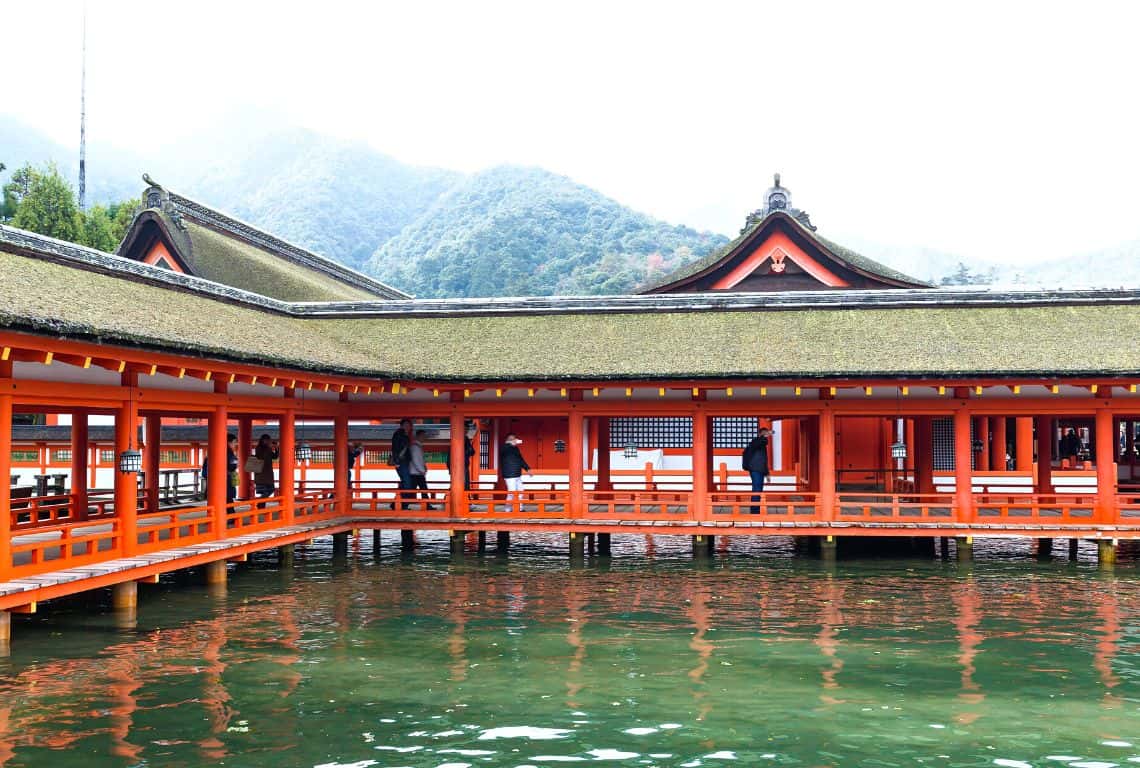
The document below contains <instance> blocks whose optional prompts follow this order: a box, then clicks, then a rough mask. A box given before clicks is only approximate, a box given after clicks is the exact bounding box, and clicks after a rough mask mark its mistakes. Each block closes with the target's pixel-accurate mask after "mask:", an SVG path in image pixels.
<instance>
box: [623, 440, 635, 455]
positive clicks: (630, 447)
mask: <svg viewBox="0 0 1140 768" xmlns="http://www.w3.org/2000/svg"><path fill="white" fill-rule="evenodd" d="M622 455H623V456H625V457H626V458H627V459H636V458H637V446H636V445H634V444H633V443H629V444H628V445H626V447H625V449H624V450H623V451H622Z"/></svg>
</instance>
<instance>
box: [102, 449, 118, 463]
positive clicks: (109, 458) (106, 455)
mask: <svg viewBox="0 0 1140 768" xmlns="http://www.w3.org/2000/svg"><path fill="white" fill-rule="evenodd" d="M99 463H100V464H114V463H115V452H114V451H109V450H107V449H106V448H103V449H100V451H99Z"/></svg>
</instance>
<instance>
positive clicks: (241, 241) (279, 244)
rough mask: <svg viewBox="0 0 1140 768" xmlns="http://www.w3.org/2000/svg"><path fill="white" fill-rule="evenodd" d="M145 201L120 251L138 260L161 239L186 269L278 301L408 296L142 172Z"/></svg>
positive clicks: (397, 297)
mask: <svg viewBox="0 0 1140 768" xmlns="http://www.w3.org/2000/svg"><path fill="white" fill-rule="evenodd" d="M143 178H144V179H146V181H147V182H148V183H150V184H151V186H150V187H148V188H147V190H146V191H145V192H144V193H143V201H144V206H145V207H144V209H143V210H142V211H141V212H140V213H139V214H138V215H137V216H136V217H135V220H134V221H133V222H132V223H131V227H130V229H129V230H128V231H127V234H126V236H125V237H124V238H123V242H122V243H120V244H119V248H118V253H119V255H121V256H124V257H125V258H129V259H133V260H135V261H141V260H142V259H144V258H146V256H147V254H148V253H149V251H150V248H151V247H152V246H153V244H154V243H155V242H156V240H161V242H162V243H163V244H164V246H165V248H166V250H167V251H169V252H170V254H171V255H172V256H173V257H174V258H175V259H176V260H177V261H178V262H179V263H178V266H179V268H180V269H182V270H184V271H185V272H187V273H188V274H192V275H196V276H198V277H202V278H205V279H207V280H211V281H213V282H216V283H221V284H222V285H228V286H231V287H233V288H240V289H242V290H248V291H253V292H255V293H259V294H262V295H264V296H269V297H272V298H276V299H281V300H283V301H354V300H365V299H408V298H411V297H410V296H409V295H408V294H406V293H404V292H402V291H399V290H396V289H395V288H392V287H391V286H389V285H385V284H384V283H382V282H380V281H379V280H375V279H373V278H371V277H368V276H367V275H363V274H361V273H359V272H357V271H355V270H352V269H349V268H348V267H346V266H344V265H343V264H339V263H338V262H336V261H333V260H332V259H328V258H325V257H324V256H321V255H319V254H316V253H313V252H311V251H307V250H305V249H304V248H301V247H299V246H296V245H294V244H292V243H289V242H287V241H285V240H282V239H281V238H279V237H275V236H273V235H271V234H269V233H268V232H263V231H262V230H260V229H257V228H256V227H254V226H252V225H250V224H247V223H245V222H243V221H240V220H239V219H236V218H234V217H232V216H228V215H226V214H224V213H222V212H220V211H217V210H214V209H213V208H210V207H209V206H206V205H203V204H201V203H199V202H196V201H194V200H190V199H189V198H186V197H183V196H181V195H178V194H176V193H174V192H170V191H168V190H166V189H164V188H163V187H161V186H159V185H158V184H155V183H153V182H152V181H151V179H150V178H149V177H147V176H144V177H143Z"/></svg>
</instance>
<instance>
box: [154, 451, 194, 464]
mask: <svg viewBox="0 0 1140 768" xmlns="http://www.w3.org/2000/svg"><path fill="white" fill-rule="evenodd" d="M158 461H159V463H161V464H189V463H190V449H189V448H162V449H160V450H159V452H158Z"/></svg>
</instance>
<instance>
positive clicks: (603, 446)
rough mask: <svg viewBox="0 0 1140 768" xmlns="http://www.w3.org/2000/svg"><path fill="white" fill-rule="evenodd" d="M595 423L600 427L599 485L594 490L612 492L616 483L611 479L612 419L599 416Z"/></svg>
mask: <svg viewBox="0 0 1140 768" xmlns="http://www.w3.org/2000/svg"><path fill="white" fill-rule="evenodd" d="M594 422H595V423H596V424H597V425H598V483H597V485H595V486H594V488H595V489H596V490H599V491H612V490H613V489H614V483H613V480H611V479H610V417H609V416H598V417H596V418H595V419H594Z"/></svg>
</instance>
